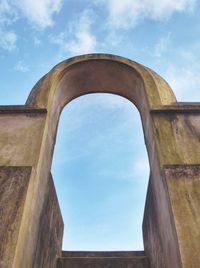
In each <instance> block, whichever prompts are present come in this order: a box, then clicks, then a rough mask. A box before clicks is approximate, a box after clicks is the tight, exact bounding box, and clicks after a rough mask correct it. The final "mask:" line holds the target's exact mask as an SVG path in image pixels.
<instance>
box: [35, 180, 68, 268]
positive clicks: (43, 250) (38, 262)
mask: <svg viewBox="0 0 200 268" xmlns="http://www.w3.org/2000/svg"><path fill="white" fill-rule="evenodd" d="M62 237H63V221H62V216H61V213H60V208H59V204H58V200H57V196H56V192H55V188H54V184H53V180H52V177H51V175H50V176H49V181H48V186H47V195H46V198H45V202H44V206H43V211H42V214H41V217H40V230H39V234H38V242H37V246H36V254H35V258H34V264H33V267H35V268H47V267H48V268H55V267H56V261H57V257H59V256H60V254H61V247H62Z"/></svg>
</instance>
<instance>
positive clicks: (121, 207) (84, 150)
mask: <svg viewBox="0 0 200 268" xmlns="http://www.w3.org/2000/svg"><path fill="white" fill-rule="evenodd" d="M52 175H53V178H54V181H55V187H56V189H57V190H56V192H57V195H58V199H59V204H60V207H61V212H62V216H63V220H64V237H63V239H64V241H63V249H64V250H93V251H94V250H103V251H105V250H143V239H142V220H143V213H144V203H145V198H146V191H147V182H148V178H149V167H148V159H147V153H146V148H145V145H144V137H143V131H142V126H141V120H140V117H139V113H138V111H137V109H136V108H135V107H134V106H133V104H132V103H131V102H130V101H128V100H126V99H125V98H122V97H120V96H117V95H114V94H106V93H103V94H102V93H101V94H97V93H95V94H89V95H85V96H82V97H79V98H77V99H75V100H73V101H72V102H70V103H69V104H68V105H67V106H66V107H65V109H64V111H63V112H62V116H61V119H60V123H59V128H58V134H57V140H56V146H55V151H54V160H53V167H52Z"/></svg>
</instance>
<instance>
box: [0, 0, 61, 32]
mask: <svg viewBox="0 0 200 268" xmlns="http://www.w3.org/2000/svg"><path fill="white" fill-rule="evenodd" d="M62 1H63V0H34V1H32V0H19V1H16V0H11V1H8V0H1V2H0V23H1V25H2V24H4V26H5V25H7V24H11V23H13V22H15V21H16V20H17V19H19V18H26V19H27V20H28V21H30V22H31V24H32V26H36V27H39V28H42V29H43V28H46V27H48V26H52V25H53V23H54V22H53V15H54V14H55V13H58V12H59V11H60V9H61V6H62Z"/></svg>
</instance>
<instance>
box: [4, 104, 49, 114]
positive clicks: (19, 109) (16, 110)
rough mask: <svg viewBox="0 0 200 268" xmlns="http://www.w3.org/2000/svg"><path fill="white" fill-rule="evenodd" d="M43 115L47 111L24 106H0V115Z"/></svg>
mask: <svg viewBox="0 0 200 268" xmlns="http://www.w3.org/2000/svg"><path fill="white" fill-rule="evenodd" d="M23 113H27V114H38V113H39V114H45V113H47V109H43V108H33V107H28V106H26V105H1V106H0V114H23Z"/></svg>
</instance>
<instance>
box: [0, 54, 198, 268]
mask: <svg viewBox="0 0 200 268" xmlns="http://www.w3.org/2000/svg"><path fill="white" fill-rule="evenodd" d="M88 93H114V94H116V95H121V96H123V97H125V98H127V99H128V100H130V101H131V102H133V103H134V104H135V105H136V106H137V108H138V110H139V112H140V115H141V121H142V125H143V131H144V137H145V143H146V147H147V151H148V157H149V163H150V180H149V186H148V192H147V200H146V207H145V213H144V221H143V237H144V248H145V254H146V255H147V256H148V257H149V259H150V263H151V266H152V267H156V268H158V267H159V268H160V267H167V268H168V267H169V268H171V267H174V268H179V267H192V265H193V267H198V266H199V262H200V259H199V255H195V252H199V248H200V246H199V236H200V233H199V232H200V231H199V225H198V221H197V220H196V218H195V217H196V215H198V211H199V201H198V200H199V192H198V189H200V188H199V174H200V173H199V159H200V150H199V110H200V109H199V104H183V103H177V102H176V98H175V96H174V94H173V92H172V90H171V89H170V87H169V85H168V84H167V83H166V82H165V81H164V80H163V79H162V78H161V77H160V76H159V75H158V74H156V73H155V72H153V71H152V70H150V69H149V68H147V67H144V66H142V65H140V64H138V63H136V62H133V61H131V60H129V59H125V58H121V57H118V56H114V55H105V54H94V55H83V56H79V57H75V58H72V59H69V60H66V61H64V62H62V63H60V64H58V65H57V66H55V67H54V68H53V69H52V70H51V71H50V72H49V73H48V74H47V75H45V76H44V77H43V78H42V79H41V80H40V81H39V82H38V83H37V84H36V85H35V87H34V88H33V90H32V91H31V94H30V96H29V98H28V100H27V103H26V105H23V106H17V107H12V106H9V107H4V106H3V107H1V114H0V119H1V122H0V123H1V128H0V131H1V139H0V142H1V144H2V145H1V146H0V150H1V151H0V152H1V168H0V172H1V178H3V182H4V181H5V182H6V183H8V184H9V183H10V184H9V187H8V189H12V192H7V191H6V192H5V193H6V197H5V196H4V194H5V193H4V192H2V193H3V198H6V200H9V202H10V204H11V205H10V206H9V208H11V211H12V212H13V214H11V215H13V217H14V220H13V221H12V223H9V222H8V221H7V220H6V219H7V218H9V217H10V210H9V209H7V207H6V204H7V203H6V202H2V204H3V209H5V211H6V213H7V214H6V217H4V221H5V222H6V223H4V224H3V227H4V228H5V229H6V230H14V232H11V233H10V232H4V231H3V232H1V234H2V235H3V243H2V245H3V253H1V254H3V255H2V256H3V261H4V262H5V263H6V265H7V266H13V267H41V263H42V264H43V266H44V263H45V265H46V267H55V265H56V260H57V259H56V258H57V256H60V254H61V250H60V245H61V240H62V219H61V216H60V214H59V207H58V203H57V199H56V194H55V190H54V187H53V183H52V178H51V174H50V169H51V162H52V156H53V150H54V144H55V138H56V132H57V126H58V121H59V116H60V113H61V111H62V109H63V107H64V106H65V105H66V104H67V103H69V102H70V101H71V100H73V99H75V98H76V97H78V96H82V95H85V94H88ZM197 122H198V123H197ZM13 180H14V182H15V184H14V185H15V186H16V185H17V187H18V188H17V187H15V188H14V187H13V186H12V185H13ZM16 189H18V190H16ZM12 193H13V195H12ZM185 193H187V194H185ZM18 199H19V200H18ZM3 200H4V199H3ZM16 200H18V201H16ZM180 200H181V201H182V202H180ZM191 200H192V204H193V205H194V207H192V209H191V207H190V206H188V202H190V201H191ZM16 202H18V204H19V205H18V206H17V208H16ZM2 204H1V206H2ZM15 208H16V210H15ZM12 209H13V210H12ZM193 211H196V213H193ZM183 222H184V224H183ZM185 223H186V224H185ZM3 230H4V229H3ZM188 230H189V232H188ZM46 232H47V233H49V234H51V236H47V235H46ZM8 234H9V235H8ZM10 234H11V236H10ZM194 234H195V235H194ZM196 234H197V235H196ZM191 238H192V239H191ZM1 252H2V250H1ZM61 259H62V258H61ZM191 263H192V265H191ZM195 265H196V266H195ZM44 267H45V266H44ZM145 267H146V266H145Z"/></svg>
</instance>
